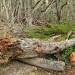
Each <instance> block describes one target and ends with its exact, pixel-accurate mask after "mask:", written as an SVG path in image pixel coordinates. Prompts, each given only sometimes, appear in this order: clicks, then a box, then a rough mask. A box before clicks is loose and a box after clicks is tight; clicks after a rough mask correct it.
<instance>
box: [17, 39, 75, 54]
mask: <svg viewBox="0 0 75 75" xmlns="http://www.w3.org/2000/svg"><path fill="white" fill-rule="evenodd" d="M18 41H19V43H20V44H19V45H20V46H19V47H20V48H21V49H22V50H23V51H24V52H29V53H38V54H54V53H57V52H61V51H63V50H64V49H65V48H67V47H69V46H75V39H70V40H64V41H60V42H51V41H41V40H38V39H28V38H25V39H22V40H21V39H19V40H18Z"/></svg>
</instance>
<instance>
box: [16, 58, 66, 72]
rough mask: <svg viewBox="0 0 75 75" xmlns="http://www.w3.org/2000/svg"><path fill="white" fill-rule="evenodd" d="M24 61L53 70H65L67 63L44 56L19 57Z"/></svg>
mask: <svg viewBox="0 0 75 75" xmlns="http://www.w3.org/2000/svg"><path fill="white" fill-rule="evenodd" d="M17 60H19V61H21V62H23V63H27V64H30V65H33V66H36V67H40V68H43V69H45V70H48V71H51V70H55V71H64V70H65V63H64V62H62V61H50V60H47V59H44V58H38V57H37V58H31V59H19V58H18V59H17Z"/></svg>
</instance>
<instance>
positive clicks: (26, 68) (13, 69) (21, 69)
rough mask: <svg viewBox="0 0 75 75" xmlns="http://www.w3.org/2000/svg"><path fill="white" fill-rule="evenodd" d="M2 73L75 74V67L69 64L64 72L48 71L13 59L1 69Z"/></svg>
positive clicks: (18, 74)
mask: <svg viewBox="0 0 75 75" xmlns="http://www.w3.org/2000/svg"><path fill="white" fill-rule="evenodd" d="M0 75H75V67H71V66H67V68H66V70H65V71H64V72H55V71H51V72H48V71H45V70H44V69H41V68H37V67H34V66H30V65H27V64H24V63H21V62H18V61H12V62H10V63H9V64H8V65H6V66H5V67H3V68H1V69H0Z"/></svg>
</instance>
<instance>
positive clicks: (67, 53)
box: [61, 47, 75, 64]
mask: <svg viewBox="0 0 75 75" xmlns="http://www.w3.org/2000/svg"><path fill="white" fill-rule="evenodd" d="M73 51H75V47H68V48H67V49H65V51H63V52H62V53H61V56H62V58H63V60H64V62H65V63H66V64H69V63H70V62H69V58H70V54H71V53H72V52H73Z"/></svg>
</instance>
